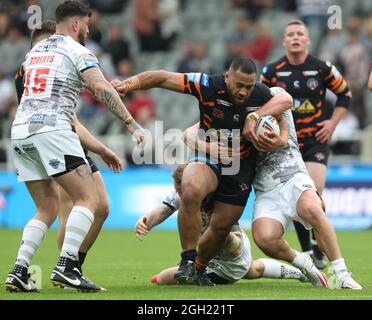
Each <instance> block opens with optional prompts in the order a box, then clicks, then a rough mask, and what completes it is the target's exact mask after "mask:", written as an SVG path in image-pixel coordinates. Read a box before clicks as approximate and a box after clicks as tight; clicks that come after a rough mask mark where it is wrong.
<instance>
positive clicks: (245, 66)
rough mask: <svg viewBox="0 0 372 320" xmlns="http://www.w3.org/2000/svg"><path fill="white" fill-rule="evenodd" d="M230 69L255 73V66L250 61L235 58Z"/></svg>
mask: <svg viewBox="0 0 372 320" xmlns="http://www.w3.org/2000/svg"><path fill="white" fill-rule="evenodd" d="M230 69H231V70H234V71H238V70H240V71H241V72H243V73H247V74H252V73H257V68H256V64H255V63H254V61H253V60H252V59H246V58H235V59H234V60H233V61H232V62H231V65H230Z"/></svg>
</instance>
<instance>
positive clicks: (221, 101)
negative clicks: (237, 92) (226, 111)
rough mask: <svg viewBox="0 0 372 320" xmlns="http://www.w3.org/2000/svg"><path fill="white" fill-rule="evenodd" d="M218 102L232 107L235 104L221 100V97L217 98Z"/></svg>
mask: <svg viewBox="0 0 372 320" xmlns="http://www.w3.org/2000/svg"><path fill="white" fill-rule="evenodd" d="M216 102H217V104H220V105H221V106H225V107H232V106H233V104H232V103H230V102H227V101H225V100H221V99H217V100H216Z"/></svg>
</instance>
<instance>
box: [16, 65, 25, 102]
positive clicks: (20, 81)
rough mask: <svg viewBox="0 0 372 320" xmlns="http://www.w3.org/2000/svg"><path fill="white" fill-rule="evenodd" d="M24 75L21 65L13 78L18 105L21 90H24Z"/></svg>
mask: <svg viewBox="0 0 372 320" xmlns="http://www.w3.org/2000/svg"><path fill="white" fill-rule="evenodd" d="M24 74H25V70H24V67H23V64H22V65H21V67H20V68H19V70H18V71H17V73H16V74H15V76H14V83H15V87H16V91H17V98H18V104H20V103H21V99H22V95H23V90H24V89H25V83H24Z"/></svg>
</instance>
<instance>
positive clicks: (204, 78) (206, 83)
mask: <svg viewBox="0 0 372 320" xmlns="http://www.w3.org/2000/svg"><path fill="white" fill-rule="evenodd" d="M201 84H202V85H203V86H204V87H209V77H208V75H206V74H203V75H202V78H201Z"/></svg>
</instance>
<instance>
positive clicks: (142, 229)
mask: <svg viewBox="0 0 372 320" xmlns="http://www.w3.org/2000/svg"><path fill="white" fill-rule="evenodd" d="M173 212H174V210H172V209H171V208H170V207H168V206H167V205H165V204H162V205H161V206H159V207H158V208H155V209H153V210H152V211H150V212H149V213H148V214H145V215H144V216H142V217H141V218H139V219H138V220H137V223H136V226H135V233H136V237H137V239H138V240H142V237H143V236H145V235H147V234H148V233H149V232H150V230H151V229H152V228H153V227H155V226H157V225H159V224H160V223H162V222H163V221H164V220H165V219H167V218H169V217H170V216H171V215H172V214H173Z"/></svg>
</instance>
